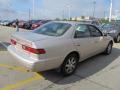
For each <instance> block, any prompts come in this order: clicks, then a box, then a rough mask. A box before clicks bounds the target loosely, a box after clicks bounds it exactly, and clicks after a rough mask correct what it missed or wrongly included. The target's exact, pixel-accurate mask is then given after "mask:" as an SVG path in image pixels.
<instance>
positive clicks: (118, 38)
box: [115, 35, 120, 43]
mask: <svg viewBox="0 0 120 90" xmlns="http://www.w3.org/2000/svg"><path fill="white" fill-rule="evenodd" d="M115 42H116V43H119V42H120V35H118V36H117V38H116V40H115Z"/></svg>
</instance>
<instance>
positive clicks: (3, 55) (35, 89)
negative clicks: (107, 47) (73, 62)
mask: <svg viewBox="0 0 120 90" xmlns="http://www.w3.org/2000/svg"><path fill="white" fill-rule="evenodd" d="M20 31H25V30H22V29H20ZM14 32H16V29H15V28H14V29H13V28H8V27H3V26H0V90H120V85H119V84H120V44H119V43H117V44H115V45H114V48H113V52H112V54H111V55H109V56H105V55H102V54H100V55H97V56H95V57H92V58H90V59H87V60H86V61H84V62H82V63H80V64H79V66H78V69H77V71H76V72H75V74H73V75H71V76H69V77H63V76H62V75H60V74H59V73H57V72H55V71H53V70H51V71H45V72H40V73H37V72H31V71H29V70H27V69H26V68H24V67H23V66H22V65H20V64H19V63H18V62H17V60H16V59H15V58H14V57H13V56H11V55H10V54H9V52H8V51H7V47H8V46H9V45H10V42H9V39H10V36H11V34H12V33H14Z"/></svg>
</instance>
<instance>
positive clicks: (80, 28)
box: [75, 24, 90, 38]
mask: <svg viewBox="0 0 120 90" xmlns="http://www.w3.org/2000/svg"><path fill="white" fill-rule="evenodd" d="M86 37H90V32H89V30H88V27H87V25H82V24H81V25H77V27H76V29H75V38H86Z"/></svg>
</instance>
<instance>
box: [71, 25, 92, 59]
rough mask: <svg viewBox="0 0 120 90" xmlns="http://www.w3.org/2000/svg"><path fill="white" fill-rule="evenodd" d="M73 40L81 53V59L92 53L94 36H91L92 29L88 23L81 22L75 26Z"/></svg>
mask: <svg viewBox="0 0 120 90" xmlns="http://www.w3.org/2000/svg"><path fill="white" fill-rule="evenodd" d="M73 42H74V45H75V47H76V49H77V50H78V51H79V53H80V57H81V61H82V60H84V59H86V58H88V57H90V56H91V55H92V52H93V49H94V46H93V44H94V43H93V42H92V38H90V31H89V29H88V26H87V25H86V24H85V25H84V24H79V25H77V26H76V27H75V34H74V39H73Z"/></svg>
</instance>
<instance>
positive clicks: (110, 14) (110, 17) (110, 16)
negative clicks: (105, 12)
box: [109, 0, 113, 22]
mask: <svg viewBox="0 0 120 90" xmlns="http://www.w3.org/2000/svg"><path fill="white" fill-rule="evenodd" d="M112 6H113V4H112V0H110V13H109V22H111V19H112Z"/></svg>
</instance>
